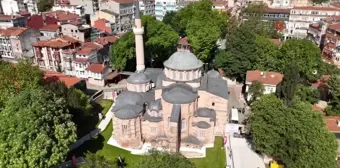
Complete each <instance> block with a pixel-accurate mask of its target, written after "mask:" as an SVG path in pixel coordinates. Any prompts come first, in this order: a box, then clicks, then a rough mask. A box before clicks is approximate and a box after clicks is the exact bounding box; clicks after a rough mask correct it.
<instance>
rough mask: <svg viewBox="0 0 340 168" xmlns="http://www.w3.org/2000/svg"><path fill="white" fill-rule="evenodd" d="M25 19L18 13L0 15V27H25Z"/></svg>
mask: <svg viewBox="0 0 340 168" xmlns="http://www.w3.org/2000/svg"><path fill="white" fill-rule="evenodd" d="M26 24H27V20H26V18H25V17H23V16H19V15H0V29H6V28H10V27H26Z"/></svg>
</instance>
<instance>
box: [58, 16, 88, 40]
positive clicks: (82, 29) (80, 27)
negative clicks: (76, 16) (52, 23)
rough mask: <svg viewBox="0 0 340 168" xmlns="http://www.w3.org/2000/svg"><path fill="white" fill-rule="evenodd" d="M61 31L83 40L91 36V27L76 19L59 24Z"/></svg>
mask: <svg viewBox="0 0 340 168" xmlns="http://www.w3.org/2000/svg"><path fill="white" fill-rule="evenodd" d="M61 33H62V34H63V35H67V36H70V37H73V38H75V39H77V40H79V41H81V42H85V41H87V40H89V39H90V38H91V27H90V25H84V24H82V23H81V22H77V21H75V22H69V23H64V24H62V25H61Z"/></svg>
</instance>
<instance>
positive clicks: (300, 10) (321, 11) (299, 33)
mask: <svg viewBox="0 0 340 168" xmlns="http://www.w3.org/2000/svg"><path fill="white" fill-rule="evenodd" d="M333 15H340V9H338V8H333V7H295V8H293V9H292V10H291V11H290V16H289V24H288V37H297V38H305V37H306V36H307V30H308V27H309V25H310V24H311V23H315V22H319V21H321V20H322V19H324V18H327V17H329V16H333Z"/></svg>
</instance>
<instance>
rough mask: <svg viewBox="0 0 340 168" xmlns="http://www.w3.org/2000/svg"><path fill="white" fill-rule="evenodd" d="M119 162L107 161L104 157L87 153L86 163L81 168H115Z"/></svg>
mask: <svg viewBox="0 0 340 168" xmlns="http://www.w3.org/2000/svg"><path fill="white" fill-rule="evenodd" d="M117 165H118V163H117V160H107V159H106V158H105V157H104V156H102V155H99V154H93V153H87V154H86V162H85V163H84V164H82V165H81V166H80V167H81V168H115V167H118V166H117Z"/></svg>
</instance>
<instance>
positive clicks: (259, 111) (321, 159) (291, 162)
mask: <svg viewBox="0 0 340 168" xmlns="http://www.w3.org/2000/svg"><path fill="white" fill-rule="evenodd" d="M251 110H252V114H251V115H250V116H249V118H248V120H247V124H248V127H249V130H250V132H251V135H252V142H253V144H254V147H255V150H257V151H259V152H262V153H264V154H266V155H269V156H272V157H274V158H278V159H280V160H282V161H283V163H284V164H285V167H287V168H319V167H324V168H334V167H336V164H337V162H336V160H335V159H334V158H335V157H336V150H337V142H336V138H335V136H334V135H333V134H331V133H329V132H328V130H327V129H326V127H325V123H324V121H323V119H322V116H321V114H320V113H318V112H316V111H313V110H312V109H311V107H310V105H307V104H304V103H302V102H296V106H294V108H289V107H287V106H285V105H284V103H283V102H282V101H281V100H279V99H277V98H276V97H275V96H274V95H265V96H262V97H261V99H259V100H256V101H255V102H254V103H253V104H252V105H251Z"/></svg>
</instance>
